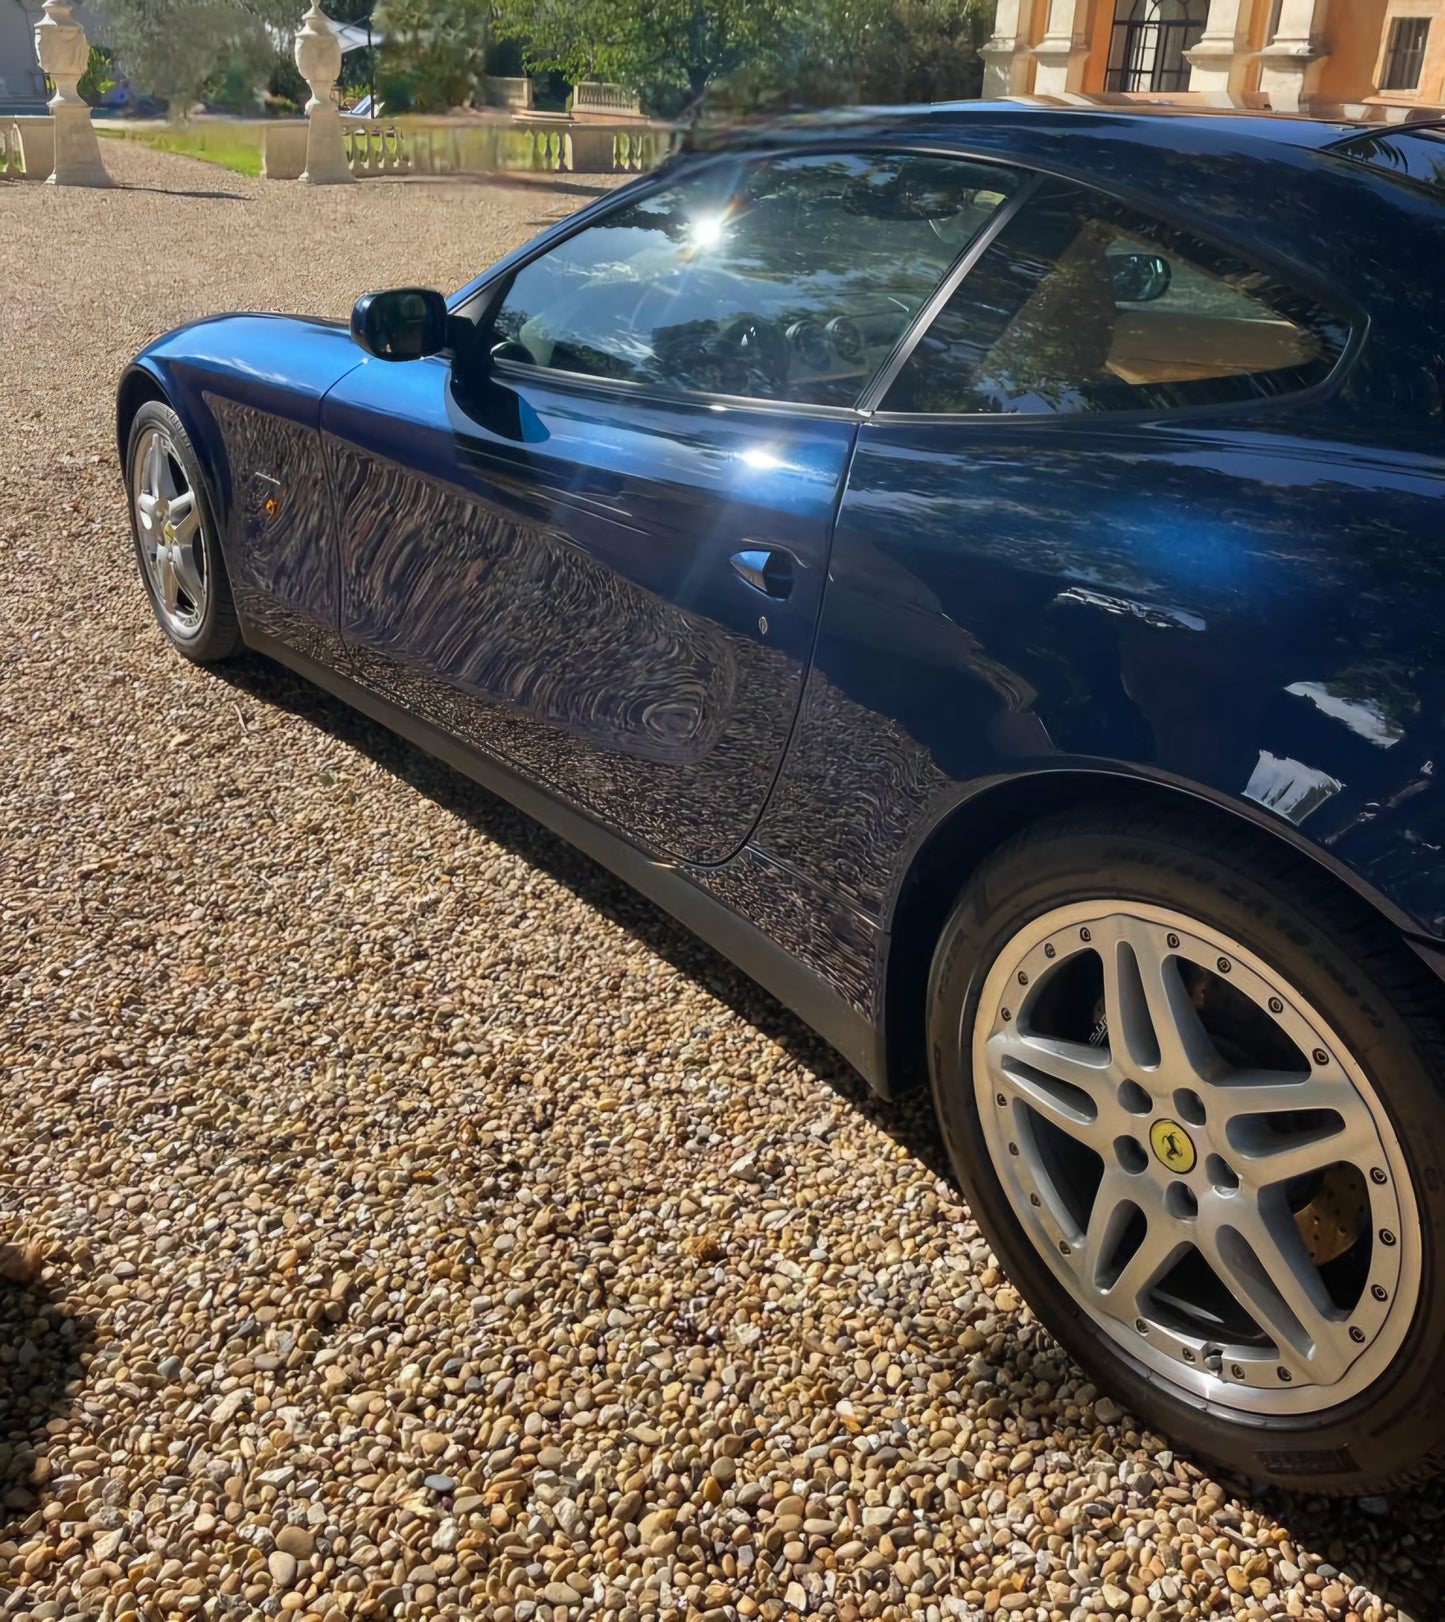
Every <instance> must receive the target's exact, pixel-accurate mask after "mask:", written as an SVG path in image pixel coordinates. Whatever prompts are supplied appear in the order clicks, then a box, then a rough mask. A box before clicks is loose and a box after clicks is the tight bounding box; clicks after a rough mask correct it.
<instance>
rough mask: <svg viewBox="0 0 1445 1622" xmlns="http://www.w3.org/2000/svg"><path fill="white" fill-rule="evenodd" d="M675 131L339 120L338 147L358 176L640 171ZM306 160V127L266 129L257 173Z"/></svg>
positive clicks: (547, 122) (278, 172) (563, 122)
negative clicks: (339, 142) (340, 140)
mask: <svg viewBox="0 0 1445 1622" xmlns="http://www.w3.org/2000/svg"><path fill="white" fill-rule="evenodd" d="M678 139H679V136H678V133H677V132H676V131H675V130H673V129H671V128H668V127H665V126H661V125H647V124H637V125H619V124H610V125H609V124H604V123H602V122H600V121H599V122H596V123H590V124H579V123H573V122H571V121H570V120H567V119H561V118H552V119H548V118H541V119H536V120H533V121H524V120H522V119H521V118H516V119H514V120H513V121H512V122H511V123H510V124H508V123H506V122H504V121H500V120H499V121H496V122H492V123H486V122H483V121H481V120H478V121H476V122H475V123H462V122H459V121H453V122H446V123H428V122H427V121H425V120H420V121H416V122H410V121H407V120H399V121H387V120H371V119H350V118H346V117H343V119H342V141H343V152H344V156H345V160H346V163H347V168H348V172H349V173H350V174H351V175H352V176H353V178H355V179H357V180H366V179H372V178H375V177H377V176H381V175H408V174H409V175H427V176H441V175H463V174H499V173H506V172H508V171H512V172H516V171H518V170H521V171H524V172H526V171H530V172H531V173H533V174H593V175H606V174H639V173H641V172H642V171H644V170H647V169H651V168H653V167H654V166H655V165H657V164H659V163H661V162H662V160H663V159H664V158H665V157H667V155H668V154H669V152H671V151H672V148H673V146H674V144H675V143H676V141H677V140H678ZM306 161H307V126H306V124H305V123H303V122H301V121H300V120H295V121H291V120H286V121H279V120H278V121H277V122H276V123H274V124H272V125H270V126H268V128H267V130H266V132H265V137H264V140H263V143H262V169H261V174H262V177H263V178H264V179H267V180H298V179H300V178H301V174H302V171H303V169H304V167H305V165H306Z"/></svg>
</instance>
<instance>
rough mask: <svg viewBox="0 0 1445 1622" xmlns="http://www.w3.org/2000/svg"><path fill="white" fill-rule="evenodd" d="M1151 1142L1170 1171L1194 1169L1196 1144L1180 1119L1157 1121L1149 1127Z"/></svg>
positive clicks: (1155, 1151)
mask: <svg viewBox="0 0 1445 1622" xmlns="http://www.w3.org/2000/svg"><path fill="white" fill-rule="evenodd" d="M1149 1143H1150V1145H1151V1147H1152V1148H1153V1150H1154V1153H1155V1154H1156V1155H1158V1156H1159V1158H1160V1159H1161V1160H1162V1161H1163V1162H1164V1164H1165V1165H1166V1166H1168V1168H1169V1170H1170V1171H1177V1172H1186V1171H1191V1170H1193V1167H1194V1161H1195V1154H1194V1144H1193V1141H1192V1140H1191V1139H1190V1136H1189V1134H1188V1133H1187V1132H1186V1131H1185V1130H1184V1128H1183V1127H1182V1126H1180V1124H1179V1123H1178V1121H1170V1120H1162V1121H1155V1123H1154V1124H1153V1126H1151V1127H1150V1128H1149Z"/></svg>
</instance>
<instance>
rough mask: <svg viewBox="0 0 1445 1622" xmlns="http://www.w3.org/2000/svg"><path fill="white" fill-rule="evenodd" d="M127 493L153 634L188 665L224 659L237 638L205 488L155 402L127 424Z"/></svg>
mask: <svg viewBox="0 0 1445 1622" xmlns="http://www.w3.org/2000/svg"><path fill="white" fill-rule="evenodd" d="M126 485H127V488H128V490H129V493H130V517H131V529H132V531H133V534H134V537H135V552H136V562H137V563H138V564H139V566H140V574H141V581H142V583H143V584H144V586H145V589H146V595H147V596H148V597H149V598H150V603H151V608H152V610H153V611H154V613H155V616H156V620H157V622H158V623H159V625H160V628H161V629H162V630H163V631H164V632H165V633H166V635H167V636H168V637H169V638H170V639H171V641H172V642H173V643H174V644H175V646H176V647H177V648H178V649H179V650H180V651H181V652H182V653H183V654H185V655H186V657H187V658H188V659H194V660H196V661H198V662H199V663H206V664H208V663H211V662H213V661H216V660H220V659H227V658H230V656H231V655H232V654H234V653H236V652H238V651H239V649H240V647H241V631H240V625H239V622H238V620H237V618H236V608H235V604H234V603H233V601H232V599H231V587H230V582H229V581H228V580H227V579H226V567H225V563H224V562H223V561H222V558H221V546H220V538H219V536H218V534H217V532H216V524H215V519H214V517H213V516H212V513H211V507H210V503H209V501H208V500H207V498H206V487H205V480H204V478H203V477H202V474H201V466H200V462H199V461H198V460H197V457H196V452H195V449H194V447H193V446H192V444H191V441H190V438H189V436H188V435H187V433H186V430H185V428H184V426H183V425H182V423H181V419H180V418H179V417H178V416H177V415H176V413H175V412H174V411H173V410H172V409H171V408H170V406H168V405H165V404H163V403H162V402H161V401H159V400H147V401H146V403H145V404H144V405H142V406H141V408H140V410H139V411H137V412H136V414H135V420H134V422H132V424H131V430H130V440H129V444H128V446H127V450H126Z"/></svg>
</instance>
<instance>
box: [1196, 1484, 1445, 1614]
mask: <svg viewBox="0 0 1445 1622" xmlns="http://www.w3.org/2000/svg"><path fill="white" fill-rule="evenodd" d="M1218 1479H1219V1481H1220V1483H1221V1484H1222V1485H1224V1486H1226V1487H1228V1488H1229V1489H1230V1491H1231V1492H1232V1493H1233V1494H1234V1496H1235V1497H1237V1498H1239V1499H1240V1500H1241V1501H1242V1502H1244V1503H1247V1504H1250V1505H1252V1506H1253V1507H1254V1508H1255V1509H1257V1510H1258V1511H1260V1512H1261V1513H1263V1514H1265V1515H1267V1516H1269V1517H1270V1518H1271V1519H1273V1520H1276V1521H1278V1522H1279V1523H1280V1525H1281V1526H1286V1527H1288V1528H1289V1532H1290V1536H1291V1538H1292V1539H1293V1540H1294V1542H1295V1544H1296V1545H1297V1546H1299V1547H1302V1548H1306V1549H1309V1550H1311V1551H1312V1552H1313V1553H1315V1554H1316V1555H1319V1556H1320V1557H1321V1558H1323V1559H1324V1560H1325V1561H1326V1562H1327V1563H1328V1564H1329V1565H1330V1566H1331V1567H1333V1568H1335V1570H1336V1571H1337V1572H1338V1573H1339V1581H1340V1583H1341V1584H1342V1585H1343V1587H1344V1588H1345V1589H1346V1590H1347V1591H1348V1590H1349V1589H1351V1588H1352V1587H1354V1585H1356V1584H1363V1586H1364V1587H1365V1588H1367V1589H1369V1591H1370V1592H1371V1594H1375V1595H1378V1596H1379V1598H1380V1599H1381V1600H1383V1601H1384V1602H1385V1603H1386V1604H1393V1605H1395V1606H1396V1607H1397V1608H1398V1610H1399V1613H1400V1618H1401V1622H1435V1619H1436V1618H1437V1617H1438V1616H1439V1615H1440V1596H1441V1594H1442V1593H1445V1478H1442V1479H1441V1480H1439V1481H1436V1482H1433V1483H1430V1484H1428V1485H1426V1486H1424V1487H1421V1488H1418V1489H1417V1490H1415V1491H1413V1492H1402V1493H1396V1494H1392V1495H1390V1496H1389V1497H1388V1498H1384V1497H1371V1498H1320V1497H1317V1496H1311V1495H1308V1494H1304V1493H1292V1492H1281V1491H1280V1490H1279V1489H1278V1488H1274V1487H1268V1486H1262V1485H1260V1484H1258V1483H1254V1482H1241V1481H1237V1480H1232V1479H1231V1478H1230V1477H1229V1476H1228V1475H1223V1474H1221V1475H1220V1476H1219V1477H1218Z"/></svg>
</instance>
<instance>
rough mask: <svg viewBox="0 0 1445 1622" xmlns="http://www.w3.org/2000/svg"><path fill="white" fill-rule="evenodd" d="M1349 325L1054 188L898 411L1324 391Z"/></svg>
mask: <svg viewBox="0 0 1445 1622" xmlns="http://www.w3.org/2000/svg"><path fill="white" fill-rule="evenodd" d="M1348 340H1349V324H1348V322H1347V321H1346V320H1345V319H1344V318H1343V317H1341V316H1339V315H1337V314H1336V313H1334V312H1333V311H1331V310H1328V309H1326V308H1325V307H1324V306H1323V305H1321V304H1319V303H1318V302H1317V301H1316V300H1314V299H1313V298H1311V297H1309V296H1308V295H1306V294H1304V293H1302V292H1300V291H1298V290H1297V289H1295V288H1293V287H1291V286H1289V285H1287V284H1286V283H1284V282H1282V281H1281V280H1279V279H1278V278H1277V277H1276V276H1274V275H1272V274H1271V273H1269V272H1267V271H1265V270H1264V269H1262V268H1261V267H1260V266H1258V265H1253V264H1250V263H1248V262H1246V261H1244V260H1242V259H1240V258H1239V257H1238V256H1237V255H1236V254H1234V253H1233V252H1231V251H1229V250H1227V249H1225V248H1222V247H1220V246H1218V245H1216V244H1214V243H1211V242H1209V241H1206V240H1204V239H1203V238H1200V237H1197V236H1195V235H1193V234H1192V233H1190V232H1186V231H1181V230H1177V229H1174V228H1173V227H1171V226H1168V225H1165V224H1164V223H1162V222H1161V221H1158V220H1155V219H1152V218H1150V217H1148V216H1146V215H1142V214H1139V213H1137V212H1136V211H1134V210H1132V209H1129V208H1126V207H1124V206H1123V205H1121V204H1119V203H1117V202H1115V201H1114V200H1113V199H1110V198H1108V197H1105V196H1103V195H1102V194H1099V193H1095V192H1092V191H1090V190H1087V189H1085V188H1083V187H1079V186H1076V185H1073V184H1069V183H1066V182H1063V181H1049V182H1046V183H1045V184H1044V185H1043V186H1041V187H1040V188H1039V190H1038V191H1037V192H1035V193H1034V195H1033V196H1031V197H1030V198H1029V199H1028V200H1027V202H1025V204H1024V205H1023V208H1022V209H1021V210H1020V212H1019V213H1018V214H1017V215H1016V216H1015V217H1014V218H1013V219H1012V220H1010V221H1009V223H1008V224H1007V225H1006V226H1005V227H1004V229H1003V230H1002V231H1001V232H1000V233H999V235H998V236H997V237H996V238H995V239H994V241H993V242H992V243H991V244H990V246H989V247H988V249H987V250H986V251H985V252H984V254H983V256H982V257H981V259H980V260H979V262H978V264H977V265H975V266H974V268H973V269H972V270H971V271H970V272H969V274H968V275H967V276H966V277H965V278H964V280H963V281H962V282H961V283H960V284H959V286H958V288H957V289H956V290H955V292H954V293H953V295H952V296H951V298H950V299H949V301H948V303H947V305H946V306H945V307H944V308H943V309H942V310H941V311H940V312H939V313H938V315H937V317H936V318H935V319H934V321H933V323H932V325H931V326H930V328H929V330H928V331H927V332H925V333H924V334H923V335H922V337H921V339H920V340H919V342H918V344H917V346H916V347H915V349H914V350H913V353H912V354H911V355H910V357H909V359H908V361H907V363H906V364H905V366H904V367H903V369H902V371H901V372H900V373H899V375H898V377H897V378H896V379H895V381H894V383H893V385H892V387H891V388H890V390H889V392H888V395H887V397H886V398H885V399H884V402H883V409H884V410H885V411H903V412H923V413H927V414H930V415H932V414H938V413H947V414H950V415H951V414H959V415H969V416H991V415H1002V414H1008V415H1033V416H1040V415H1052V416H1059V415H1078V414H1084V413H1098V412H1110V411H1139V410H1149V411H1159V410H1173V409H1179V408H1182V407H1187V406H1201V405H1222V404H1227V403H1230V402H1235V401H1246V400H1262V399H1270V398H1274V397H1277V396H1280V395H1287V394H1292V393H1296V392H1298V391H1299V390H1301V389H1306V388H1309V387H1311V386H1313V385H1314V384H1317V383H1320V382H1323V381H1324V379H1325V378H1327V377H1328V376H1329V375H1330V373H1331V372H1332V371H1333V370H1334V368H1335V366H1336V364H1337V362H1338V361H1339V359H1340V357H1341V355H1342V354H1343V353H1344V349H1345V346H1346V344H1347V342H1348Z"/></svg>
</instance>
